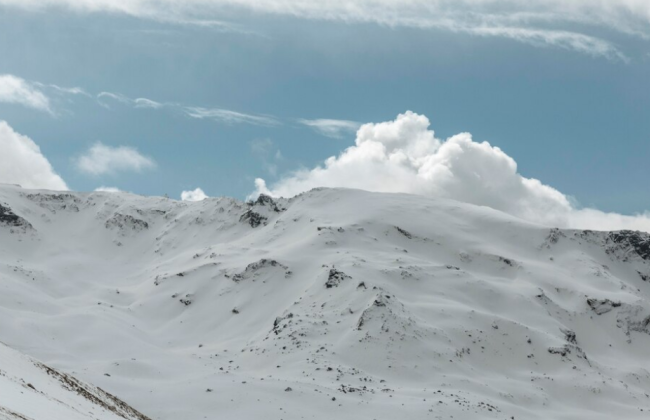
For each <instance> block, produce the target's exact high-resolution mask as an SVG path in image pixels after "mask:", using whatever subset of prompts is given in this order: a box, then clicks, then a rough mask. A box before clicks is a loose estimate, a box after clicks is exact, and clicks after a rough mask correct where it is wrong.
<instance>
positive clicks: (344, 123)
mask: <svg viewBox="0 0 650 420" xmlns="http://www.w3.org/2000/svg"><path fill="white" fill-rule="evenodd" d="M298 122H299V123H300V124H302V125H306V126H307V127H309V128H312V129H313V130H316V131H317V132H319V133H320V134H322V135H324V136H327V137H332V138H336V139H340V138H342V137H343V135H344V134H346V133H353V132H355V131H357V129H358V128H359V127H361V123H358V122H356V121H348V120H331V119H325V118H322V119H316V120H304V119H299V120H298Z"/></svg>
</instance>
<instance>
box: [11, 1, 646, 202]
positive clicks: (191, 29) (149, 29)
mask: <svg viewBox="0 0 650 420" xmlns="http://www.w3.org/2000/svg"><path fill="white" fill-rule="evenodd" d="M385 1H388V0H385ZM41 3H42V4H41ZM59 3H60V4H59ZM141 3H142V6H140V4H141ZM189 3H192V2H189ZM195 3H196V4H194V8H192V9H191V10H188V11H185V10H183V9H182V8H181V11H180V12H179V11H178V10H177V9H175V8H173V7H172V6H173V0H165V1H162V2H158V3H153V4H155V5H156V6H150V4H151V3H150V2H149V3H147V2H141V1H134V2H132V3H130V4H133V5H134V6H124V4H129V3H128V2H121V1H113V2H111V0H102V1H100V2H99V4H100V5H99V6H97V7H94V6H93V7H89V6H88V5H87V4H86V2H85V1H84V0H79V1H76V2H75V1H74V0H61V1H58V0H51V1H47V2H46V1H44V2H39V1H36V0H34V1H31V0H30V1H27V2H25V3H22V5H21V3H20V2H16V1H13V0H0V57H2V60H0V74H3V75H11V76H12V77H14V78H18V79H20V80H22V81H23V82H24V83H25V84H26V85H27V86H29V87H30V88H31V89H33V90H34V91H37V92H39V93H41V94H42V95H43V96H44V97H45V98H46V99H47V101H48V102H47V103H48V109H44V108H43V107H42V106H41V108H40V109H39V107H38V106H35V105H34V104H33V103H32V104H31V105H30V104H27V105H26V104H25V102H24V101H23V102H20V101H18V100H8V99H7V98H5V100H4V101H3V100H2V89H1V88H0V120H4V121H6V122H7V124H8V125H9V126H10V127H11V128H12V130H14V131H15V132H16V133H20V134H21V135H24V136H27V137H29V138H30V139H31V140H33V141H34V142H35V143H36V144H37V145H38V146H40V149H41V152H42V155H43V156H44V157H45V158H46V159H47V160H48V161H49V162H50V164H51V165H52V167H53V169H54V171H55V172H56V173H58V174H59V175H60V177H61V178H62V179H63V180H65V183H66V184H67V186H68V187H69V188H70V189H73V190H80V191H89V190H94V189H95V188H97V187H100V186H110V187H117V188H119V189H121V190H125V191H131V192H135V193H138V194H147V195H150V194H151V195H162V194H165V193H167V194H169V195H170V196H173V197H178V196H179V195H180V192H181V191H183V190H190V189H194V188H197V187H200V188H202V189H203V190H204V191H205V193H206V194H207V195H209V196H217V195H228V196H234V197H238V198H244V197H246V196H247V195H249V194H250V193H251V192H253V191H254V190H255V185H254V180H255V179H256V178H263V179H265V180H266V184H267V185H274V183H277V182H279V181H282V180H283V179H285V178H287V177H291V176H292V174H293V172H294V171H296V170H300V169H303V170H309V169H311V168H314V167H316V166H317V165H320V164H322V162H323V161H324V160H325V159H326V158H328V157H330V156H336V155H339V154H340V153H341V152H342V151H343V150H344V149H346V148H347V147H350V146H352V145H354V144H355V137H356V135H355V131H354V130H355V129H356V127H357V125H356V124H355V123H359V124H362V123H379V122H384V121H393V120H395V118H396V117H397V115H398V114H401V113H404V112H405V111H407V110H411V111H413V112H414V113H417V114H419V115H424V116H426V117H428V119H429V120H430V122H431V127H430V128H431V129H433V130H435V137H436V138H438V139H442V140H444V139H446V138H447V137H450V136H453V135H455V134H457V133H461V132H471V133H472V135H473V138H474V140H475V141H477V142H482V141H488V142H489V143H490V144H491V145H492V146H497V147H498V148H500V149H501V150H502V151H503V152H505V153H506V154H507V155H509V156H510V157H511V158H512V159H513V160H514V161H516V163H517V170H518V172H519V174H521V175H522V176H523V177H525V178H535V179H539V180H540V181H541V182H542V183H543V184H547V185H550V186H552V187H553V188H555V189H557V190H559V191H561V192H562V193H563V194H564V195H566V196H567V197H568V198H569V199H570V200H571V202H572V205H573V206H575V207H576V208H578V207H593V208H596V209H599V210H603V211H606V212H619V213H623V214H634V213H642V212H644V211H646V210H647V209H650V194H648V192H649V191H648V186H647V185H648V181H647V180H648V178H649V177H650V165H648V163H647V159H648V156H650V118H649V116H648V112H649V111H650V77H648V75H650V41H648V37H650V24H649V22H650V18H647V17H648V16H650V12H649V10H650V8H647V7H646V6H644V5H643V2H638V3H636V2H634V1H632V2H630V3H629V4H628V3H625V2H622V1H621V2H620V3H621V4H622V6H621V8H620V9H617V8H616V7H611V8H607V9H606V10H603V11H598V12H594V15H593V16H588V18H587V19H579V18H578V17H577V16H578V14H579V13H580V11H581V10H580V8H579V7H578V6H576V7H575V10H574V8H572V9H571V10H567V11H565V16H564V17H561V18H560V17H557V15H555V14H552V15H551V14H550V13H551V12H550V10H551V6H552V3H553V2H552V1H550V0H548V1H547V0H542V1H540V2H539V3H538V6H539V8H536V9H535V10H529V9H527V7H528V6H521V4H523V3H522V2H517V1H515V0H512V1H509V2H505V3H506V6H505V9H504V10H501V9H496V6H494V9H489V12H490V15H489V16H492V18H491V19H487V18H484V17H480V16H481V14H480V13H484V14H487V12H486V10H487V8H489V7H493V5H492V3H496V2H492V1H490V0H488V1H483V2H482V1H479V0H474V1H473V2H472V1H469V3H471V4H472V5H474V6H476V7H477V9H476V10H477V11H478V12H477V16H479V18H477V17H472V18H471V19H469V18H466V17H463V16H464V15H463V14H462V10H461V11H457V12H455V13H456V14H452V15H450V16H452V17H454V19H456V20H458V21H459V22H460V23H458V22H455V23H454V25H455V26H454V27H453V28H450V27H449V26H444V25H442V26H441V25H440V24H439V23H436V22H437V21H436V20H435V19H434V18H430V19H429V20H425V21H423V22H425V23H426V24H424V23H422V22H417V23H415V24H412V23H411V21H412V20H413V16H416V15H417V16H419V15H421V14H422V13H420V14H417V12H418V10H417V7H416V6H417V5H418V4H419V3H418V2H417V1H408V2H406V4H408V5H410V6H409V7H411V8H412V9H413V10H414V15H406V16H401V15H399V14H398V13H396V12H391V10H388V12H386V14H385V16H384V15H382V16H379V15H378V13H377V11H376V10H374V9H372V7H370V6H367V3H368V2H366V1H361V2H360V3H359V6H360V8H361V9H363V7H366V6H367V9H368V10H365V11H364V13H369V14H370V15H369V17H364V18H359V17H358V16H356V15H354V14H352V15H346V14H345V13H348V12H346V11H345V8H342V9H341V8H337V6H336V3H338V2H333V6H331V7H332V9H331V10H330V9H321V8H316V9H313V10H312V9H310V8H309V7H306V6H305V7H303V6H300V4H302V3H301V2H296V3H297V4H298V6H296V9H292V10H289V11H284V10H280V11H278V10H276V9H277V8H275V7H274V6H273V2H272V1H271V0H268V1H266V0H265V1H262V2H260V3H259V4H261V5H262V6H257V5H251V4H255V3H254V2H252V3H250V4H249V2H247V1H245V0H242V1H240V2H238V1H235V2H234V4H235V6H223V7H222V5H220V3H222V2H220V1H218V0H217V1H214V2H210V1H209V0H199V1H196V2H195ZM238 3H241V4H238ZM285 3H286V2H285ZM288 3H291V2H288ZM307 3H309V2H307ZM380 3H381V2H380ZM392 3H395V4H398V3H399V2H392ZM392 3H391V4H392ZM433 3H436V2H433ZM441 3H445V2H441ZM533 3H534V2H533ZM581 3H583V2H582V1H579V2H577V3H576V4H578V5H579V4H581ZM616 3H617V1H614V2H613V3H612V4H616ZM102 4H103V6H102ZM283 4H284V3H283ZM413 5H415V6H413ZM46 6H47V7H46ZM156 7H158V9H156ZM319 7H321V6H319ZM322 7H327V6H322ZM508 7H509V8H510V9H508ZM124 8H126V9H127V10H123V9H124ZM265 8H266V9H265ZM544 8H548V10H549V11H547V10H545V9H544ZM626 8H629V9H626ZM407 9H408V8H407ZM423 10H424V9H423ZM427 10H428V9H427ZM640 11H641V12H647V13H646V14H645V15H644V16H641V17H639V16H637V15H638V14H639V12H640ZM429 12H431V13H432V16H434V15H435V13H436V12H437V11H436V10H434V11H429ZM479 12H480V13H479ZM497 12H498V13H497ZM533 12H535V13H538V14H539V15H540V17H537V18H532V19H531V21H528V20H527V19H525V20H517V21H516V23H515V24H512V23H511V22H512V20H513V19H514V17H513V16H519V14H523V13H533ZM560 12H561V11H560ZM373 13H374V15H373ZM391 13H392V14H391ZM459 13H460V15H459ZM544 13H546V14H544ZM558 13H559V12H558ZM570 13H575V14H576V17H575V18H573V17H571V15H570ZM197 16H199V17H200V18H197ZM435 16H437V15H435ZM458 16H461V17H458ZM494 16H499V17H500V18H499V19H501V20H498V19H497V22H496V23H494V24H493V21H494V20H495V19H493V17H494ZM321 17H327V19H324V18H321ZM424 17H425V18H426V17H427V15H426V13H424ZM506 18H509V19H506ZM400 19H401V20H400ZM436 19H437V18H436ZM589 19H591V20H589ZM214 20H218V21H219V22H225V23H219V24H215V23H214V22H213V21H214ZM208 21H209V22H208ZM404 22H407V23H404ZM431 22H433V23H431ZM486 22H488V23H486ZM504 22H509V23H507V24H506V23H504ZM540 22H542V23H540ZM488 24H489V25H492V26H489V25H488ZM486 25H487V26H486ZM486 27H487V28H488V29H489V30H485V28H486ZM459 28H460V29H459ZM468 28H470V29H468ZM475 28H482V29H481V30H482V32H481V33H477V32H476V30H475ZM504 28H505V29H507V31H506V30H505V29H504ZM512 28H516V29H518V30H520V31H519V32H516V33H515V35H512V34H511V33H512ZM540 28H541V29H540ZM521 30H527V31H529V32H530V31H533V30H534V31H537V32H540V31H541V32H542V35H538V34H537V32H534V34H535V35H534V36H535V37H537V38H534V39H532V41H531V39H529V38H527V37H528V36H529V35H527V34H529V32H523V34H524V35H521ZM504 33H506V34H507V35H503V34H504ZM567 33H570V34H575V36H572V37H569V40H568V41H567V40H560V41H556V40H554V39H555V38H553V36H557V34H567ZM495 34H496V35H495ZM549 34H550V35H549ZM551 35H552V36H551ZM539 36H541V38H539ZM580 37H587V38H585V39H587V41H585V39H583V38H580ZM574 38H575V39H574ZM540 39H541V40H540ZM576 39H577V40H578V41H580V42H578V41H576ZM594 40H595V41H594ZM585 43H586V45H587V46H586V47H585V46H584V44H585ZM52 85H56V86H58V87H60V88H67V89H69V88H79V89H81V90H83V93H76V94H74V93H72V92H70V91H65V92H64V91H62V90H61V89H57V88H56V87H53V86H52ZM102 92H105V93H104V94H102ZM111 95H113V96H111ZM138 98H140V101H138V102H136V99H138ZM144 98H146V99H147V100H149V101H155V104H154V103H153V102H145V101H144ZM14 99H15V98H14ZM152 105H155V107H152ZM215 110H218V111H215ZM192 115H194V116H192ZM198 115H202V116H203V118H197V116H198ZM319 119H328V120H342V121H345V123H339V125H337V126H335V127H338V126H341V127H344V128H343V129H341V130H339V131H333V132H332V131H331V132H321V131H319V130H317V129H315V128H314V127H310V126H308V125H306V124H305V123H304V122H305V121H304V120H319ZM332 124H333V123H332V121H330V122H329V124H326V125H328V126H329V127H331V126H332ZM334 134H335V135H334ZM97 143H101V144H103V145H104V146H105V147H106V148H108V149H110V150H113V149H118V148H120V147H121V148H129V149H128V150H131V151H132V150H133V149H135V150H137V153H139V154H140V155H142V156H143V157H144V159H147V160H148V161H149V162H150V163H151V164H147V163H144V164H143V162H142V161H141V162H140V164H141V165H140V166H138V164H137V163H136V164H134V165H135V166H134V165H131V166H129V164H126V163H125V164H124V165H122V166H120V165H119V164H118V165H117V166H115V167H114V168H107V169H106V170H105V171H103V172H102V171H96V173H92V171H88V170H83V168H82V167H81V166H80V164H79V162H80V159H81V158H82V157H83V156H88V155H89V154H90V153H91V150H92V149H91V148H92V147H93V145H96V144H97ZM121 150H123V151H124V150H127V149H121ZM2 181H3V180H2V179H0V182H2ZM342 186H343V185H342ZM271 190H272V188H271ZM407 192H410V191H407ZM498 193H499V192H498V191H497V192H495V194H498ZM573 200H576V201H577V202H578V203H579V204H575V201H573Z"/></svg>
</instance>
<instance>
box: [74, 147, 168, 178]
mask: <svg viewBox="0 0 650 420" xmlns="http://www.w3.org/2000/svg"><path fill="white" fill-rule="evenodd" d="M76 164H77V169H79V170H80V171H81V172H84V173H87V174H90V175H106V174H115V173H117V172H141V171H143V170H145V169H153V168H155V167H156V163H155V162H154V160H153V159H152V158H150V157H147V156H144V155H142V154H140V152H138V150H136V149H135V148H133V147H128V146H117V147H112V146H106V145H104V144H102V143H95V144H94V145H93V146H92V147H91V148H90V149H88V151H87V152H86V153H85V154H83V155H82V156H80V157H79V158H78V159H77V161H76Z"/></svg>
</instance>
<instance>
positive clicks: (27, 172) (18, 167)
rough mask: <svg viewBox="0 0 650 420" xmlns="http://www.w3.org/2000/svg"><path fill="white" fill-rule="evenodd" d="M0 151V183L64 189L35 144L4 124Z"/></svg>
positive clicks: (62, 183)
mask: <svg viewBox="0 0 650 420" xmlns="http://www.w3.org/2000/svg"><path fill="white" fill-rule="evenodd" d="M0 150H2V153H0V182H2V183H5V184H18V185H21V186H22V187H24V188H42V189H49V190H67V189H68V186H67V185H66V183H65V182H64V181H63V179H61V177H60V176H59V175H57V174H56V172H54V169H52V165H51V164H50V162H49V161H48V160H47V158H46V157H45V156H43V154H42V153H41V149H40V148H39V147H38V146H37V145H36V143H34V142H33V141H32V140H31V139H30V138H29V137H27V136H23V135H20V134H18V133H16V132H15V131H14V130H13V129H12V128H11V127H10V126H9V124H7V123H6V122H5V121H0Z"/></svg>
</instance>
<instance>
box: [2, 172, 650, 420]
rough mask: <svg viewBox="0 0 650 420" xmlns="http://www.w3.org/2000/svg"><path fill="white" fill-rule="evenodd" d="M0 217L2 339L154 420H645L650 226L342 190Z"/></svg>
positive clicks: (39, 200)
mask: <svg viewBox="0 0 650 420" xmlns="http://www.w3.org/2000/svg"><path fill="white" fill-rule="evenodd" d="M0 205H2V206H3V207H4V208H5V209H7V210H1V211H0V212H2V211H4V213H3V214H6V215H7V216H6V217H5V219H6V220H10V221H11V223H3V222H2V220H3V218H2V215H1V214H0V340H1V341H2V342H4V343H6V344H7V345H8V346H10V347H12V348H14V349H16V350H18V351H20V352H22V353H25V354H28V355H30V356H32V357H36V358H38V359H39V360H42V361H43V362H44V363H46V364H48V365H50V366H52V367H54V368H57V369H59V370H61V371H62V372H66V373H69V374H71V375H74V376H76V377H78V378H80V379H82V380H84V381H87V382H89V383H92V384H94V385H96V386H100V387H101V388H102V389H105V390H106V391H108V392H110V393H111V394H114V395H116V396H118V397H119V398H120V399H122V400H124V401H126V402H127V403H128V404H130V405H131V406H133V407H135V408H136V409H137V410H139V411H140V412H142V413H144V414H146V415H147V416H149V417H151V418H152V419H161V420H167V419H170V420H171V419H184V420H195V419H196V420H198V419H206V418H207V419H211V418H226V419H228V418H236V419H243V420H246V419H258V418H277V419H285V420H289V419H325V418H341V419H359V418H364V419H365V418H367V419H395V418H399V417H404V416H407V417H408V418H409V419H448V418H452V417H453V418H454V419H476V418H484V419H491V418H494V419H511V418H515V419H549V418H553V419H586V418H588V419H612V418H625V419H645V418H647V416H648V411H649V410H650V397H649V396H648V395H649V394H650V373H649V368H650V365H649V364H648V350H647V349H648V348H650V305H649V297H650V259H648V258H650V254H648V253H647V251H648V247H649V246H650V242H648V235H647V234H642V233H632V232H623V233H620V234H611V233H608V232H591V231H574V230H560V229H552V228H550V227H546V226H540V225H535V224H532V223H528V222H524V221H522V220H519V219H516V218H514V217H512V216H508V215H506V214H504V213H500V212H498V211H495V210H492V209H490V208H487V207H478V206H473V205H468V204H463V203H459V202H455V201H451V200H442V199H434V198H426V197H421V196H415V195H406V194H381V193H369V192H363V191H358V190H346V189H316V190H312V191H310V192H307V193H304V194H301V195H299V196H297V197H294V198H292V199H288V200H287V199H279V200H275V201H274V200H270V199H269V198H268V197H262V198H261V199H259V200H257V202H255V203H254V204H252V203H251V204H248V203H244V202H240V201H237V200H234V199H229V198H208V199H205V200H203V201H199V202H182V201H175V200H171V199H167V198H162V197H141V196H137V195H132V194H128V193H105V192H93V193H67V192H66V193H54V192H49V191H34V190H24V189H21V188H19V187H15V186H8V185H3V186H0ZM9 212H10V213H11V215H8V214H9ZM14 216H17V217H18V218H19V219H17V218H16V217H14ZM7 363H8V364H9V365H12V363H13V362H11V361H9V362H7V361H6V360H5V357H4V356H3V357H2V358H1V359H0V369H2V370H5V369H6V366H7ZM17 369H18V368H17ZM108 375H110V376H108ZM7 401H8V397H6V396H5V394H4V393H0V406H3V405H5V406H6V404H7ZM35 416H36V417H33V418H34V419H35V420H41V419H44V418H46V419H50V418H51V417H42V416H40V417H39V416H38V415H37V414H35ZM70 418H72V417H70Z"/></svg>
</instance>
